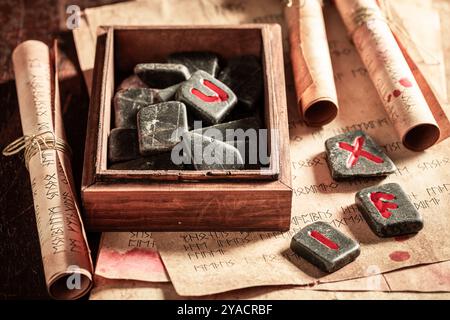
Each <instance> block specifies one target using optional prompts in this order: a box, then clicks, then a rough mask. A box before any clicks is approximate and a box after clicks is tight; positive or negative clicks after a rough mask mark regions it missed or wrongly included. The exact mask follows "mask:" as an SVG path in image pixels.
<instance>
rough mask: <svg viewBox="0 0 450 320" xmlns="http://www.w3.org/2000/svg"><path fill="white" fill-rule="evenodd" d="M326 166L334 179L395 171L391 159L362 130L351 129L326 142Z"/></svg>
mask: <svg viewBox="0 0 450 320" xmlns="http://www.w3.org/2000/svg"><path fill="white" fill-rule="evenodd" d="M325 148H326V153H327V160H328V166H329V168H330V171H331V176H332V177H333V179H335V180H343V179H351V178H359V177H366V178H367V177H382V176H387V175H388V174H391V173H393V172H394V171H395V170H396V167H395V164H394V162H392V160H391V159H390V158H389V157H388V156H387V155H386V154H385V153H384V152H383V150H382V149H381V148H380V147H379V146H378V145H377V144H376V143H375V141H373V139H372V138H371V137H370V136H368V135H367V134H365V133H364V132H363V131H360V130H357V131H351V132H347V133H344V134H340V135H338V136H335V137H333V138H330V139H328V140H327V141H325Z"/></svg>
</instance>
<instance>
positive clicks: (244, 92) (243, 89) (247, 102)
mask: <svg viewBox="0 0 450 320" xmlns="http://www.w3.org/2000/svg"><path fill="white" fill-rule="evenodd" d="M218 79H219V80H220V81H222V82H223V83H224V84H226V85H227V86H228V87H229V88H230V89H231V90H232V91H233V92H234V93H235V94H236V96H237V98H238V100H239V103H240V104H242V105H243V106H244V107H245V108H247V109H250V110H254V109H255V107H256V105H257V103H258V100H259V99H260V98H261V96H262V92H263V87H264V83H263V73H262V68H261V64H260V62H259V60H258V58H257V57H255V56H240V57H237V58H233V59H230V60H229V61H228V63H227V66H226V67H225V68H224V69H223V70H222V71H221V72H220V74H219V77H218Z"/></svg>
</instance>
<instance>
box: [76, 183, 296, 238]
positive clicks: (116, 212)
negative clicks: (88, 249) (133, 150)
mask: <svg viewBox="0 0 450 320" xmlns="http://www.w3.org/2000/svg"><path fill="white" fill-rule="evenodd" d="M277 184H279V183H277ZM107 189H109V190H107ZM107 189H105V188H101V190H96V188H95V187H94V188H90V190H89V189H88V190H87V192H85V193H84V194H83V202H84V206H85V209H86V216H85V221H86V224H87V228H88V230H91V231H96V230H100V231H105V230H107V231H113V230H121V231H130V230H137V229H139V230H148V231H167V230H172V231H174V230H205V231H206V230H208V231H215V230H278V231H281V230H287V229H288V228H289V223H290V211H291V200H292V191H291V190H290V189H288V188H285V187H284V186H282V185H281V184H280V185H279V186H277V187H275V188H273V189H270V188H259V189H258V190H252V189H251V188H247V189H245V188H241V189H235V190H230V189H226V188H223V189H222V188H217V189H214V190H209V191H199V190H196V189H195V188H189V189H186V190H179V189H176V190H171V189H168V188H161V189H159V190H153V191H151V192H149V191H146V190H142V189H141V191H136V190H130V191H127V188H126V187H125V188H122V189H120V191H118V190H113V189H112V188H107ZM124 208H126V210H124Z"/></svg>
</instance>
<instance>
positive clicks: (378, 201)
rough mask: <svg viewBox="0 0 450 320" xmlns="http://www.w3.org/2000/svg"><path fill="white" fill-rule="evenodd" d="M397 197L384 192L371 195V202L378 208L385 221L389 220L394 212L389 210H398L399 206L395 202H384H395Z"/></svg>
mask: <svg viewBox="0 0 450 320" xmlns="http://www.w3.org/2000/svg"><path fill="white" fill-rule="evenodd" d="M394 199H395V196H394V195H393V194H390V193H384V192H372V193H371V194H370V201H372V203H373V204H374V206H375V207H376V208H377V210H378V212H379V213H380V214H381V216H382V217H383V218H385V219H389V218H390V217H391V215H392V212H391V211H389V209H397V208H398V204H396V203H394V202H384V201H383V200H386V201H391V200H394Z"/></svg>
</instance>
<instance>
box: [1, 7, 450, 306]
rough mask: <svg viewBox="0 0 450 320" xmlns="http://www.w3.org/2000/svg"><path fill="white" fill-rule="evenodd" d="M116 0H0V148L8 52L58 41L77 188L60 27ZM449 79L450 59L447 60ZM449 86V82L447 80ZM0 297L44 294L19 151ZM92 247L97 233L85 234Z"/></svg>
mask: <svg viewBox="0 0 450 320" xmlns="http://www.w3.org/2000/svg"><path fill="white" fill-rule="evenodd" d="M113 2H118V1H117V0H95V1H92V0H91V1H88V0H70V1H68V0H58V1H51V0H21V1H17V0H0V25H1V27H0V101H1V112H0V148H1V149H3V148H4V147H5V146H6V145H7V144H8V143H10V142H11V141H12V140H14V139H16V138H17V137H19V136H21V135H22V129H21V125H20V116H19V109H18V102H17V95H16V88H15V83H14V79H13V72H12V64H11V52H12V50H13V49H14V48H15V47H16V46H17V45H18V44H19V43H20V42H22V41H25V40H28V39H35V40H41V41H43V42H45V43H47V44H49V45H50V44H51V42H52V40H53V39H55V38H57V39H58V40H59V41H60V47H61V51H62V52H61V61H60V66H59V67H60V72H59V76H60V89H61V105H62V108H63V114H64V123H65V128H66V132H67V140H68V142H69V144H70V145H71V146H72V149H73V152H74V157H73V169H74V176H75V182H76V185H77V190H79V187H80V181H81V172H82V159H83V148H84V138H85V129H86V118H87V110H88V103H89V99H88V95H87V91H86V86H85V84H84V80H83V77H82V75H81V71H80V68H79V65H78V61H77V56H76V51H75V45H74V42H73V37H72V34H71V32H70V31H67V30H64V29H62V28H61V25H64V21H65V19H66V15H65V8H66V6H67V5H69V4H76V5H79V6H80V7H81V8H82V9H83V8H85V7H87V6H90V7H92V6H94V5H102V4H107V3H113ZM434 2H435V3H434V4H435V6H436V7H437V8H438V9H439V13H440V15H441V26H442V34H443V36H444V39H443V40H444V49H445V54H446V61H449V62H450V39H448V38H449V36H448V35H449V34H450V1H448V0H434ZM446 67H447V78H449V79H450V63H447V66H446ZM448 89H449V92H450V85H448ZM0 208H1V209H0V298H1V299H19V298H40V299H47V298H48V294H47V291H46V288H45V282H44V275H43V269H42V261H41V255H40V248H39V241H38V236H37V231H36V223H35V215H34V209H33V199H32V196H31V188H30V181H29V176H28V172H27V170H26V169H25V166H24V163H23V156H14V157H4V156H0ZM89 241H90V246H91V249H92V250H93V251H94V254H95V249H96V247H97V244H98V235H97V234H90V235H89Z"/></svg>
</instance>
